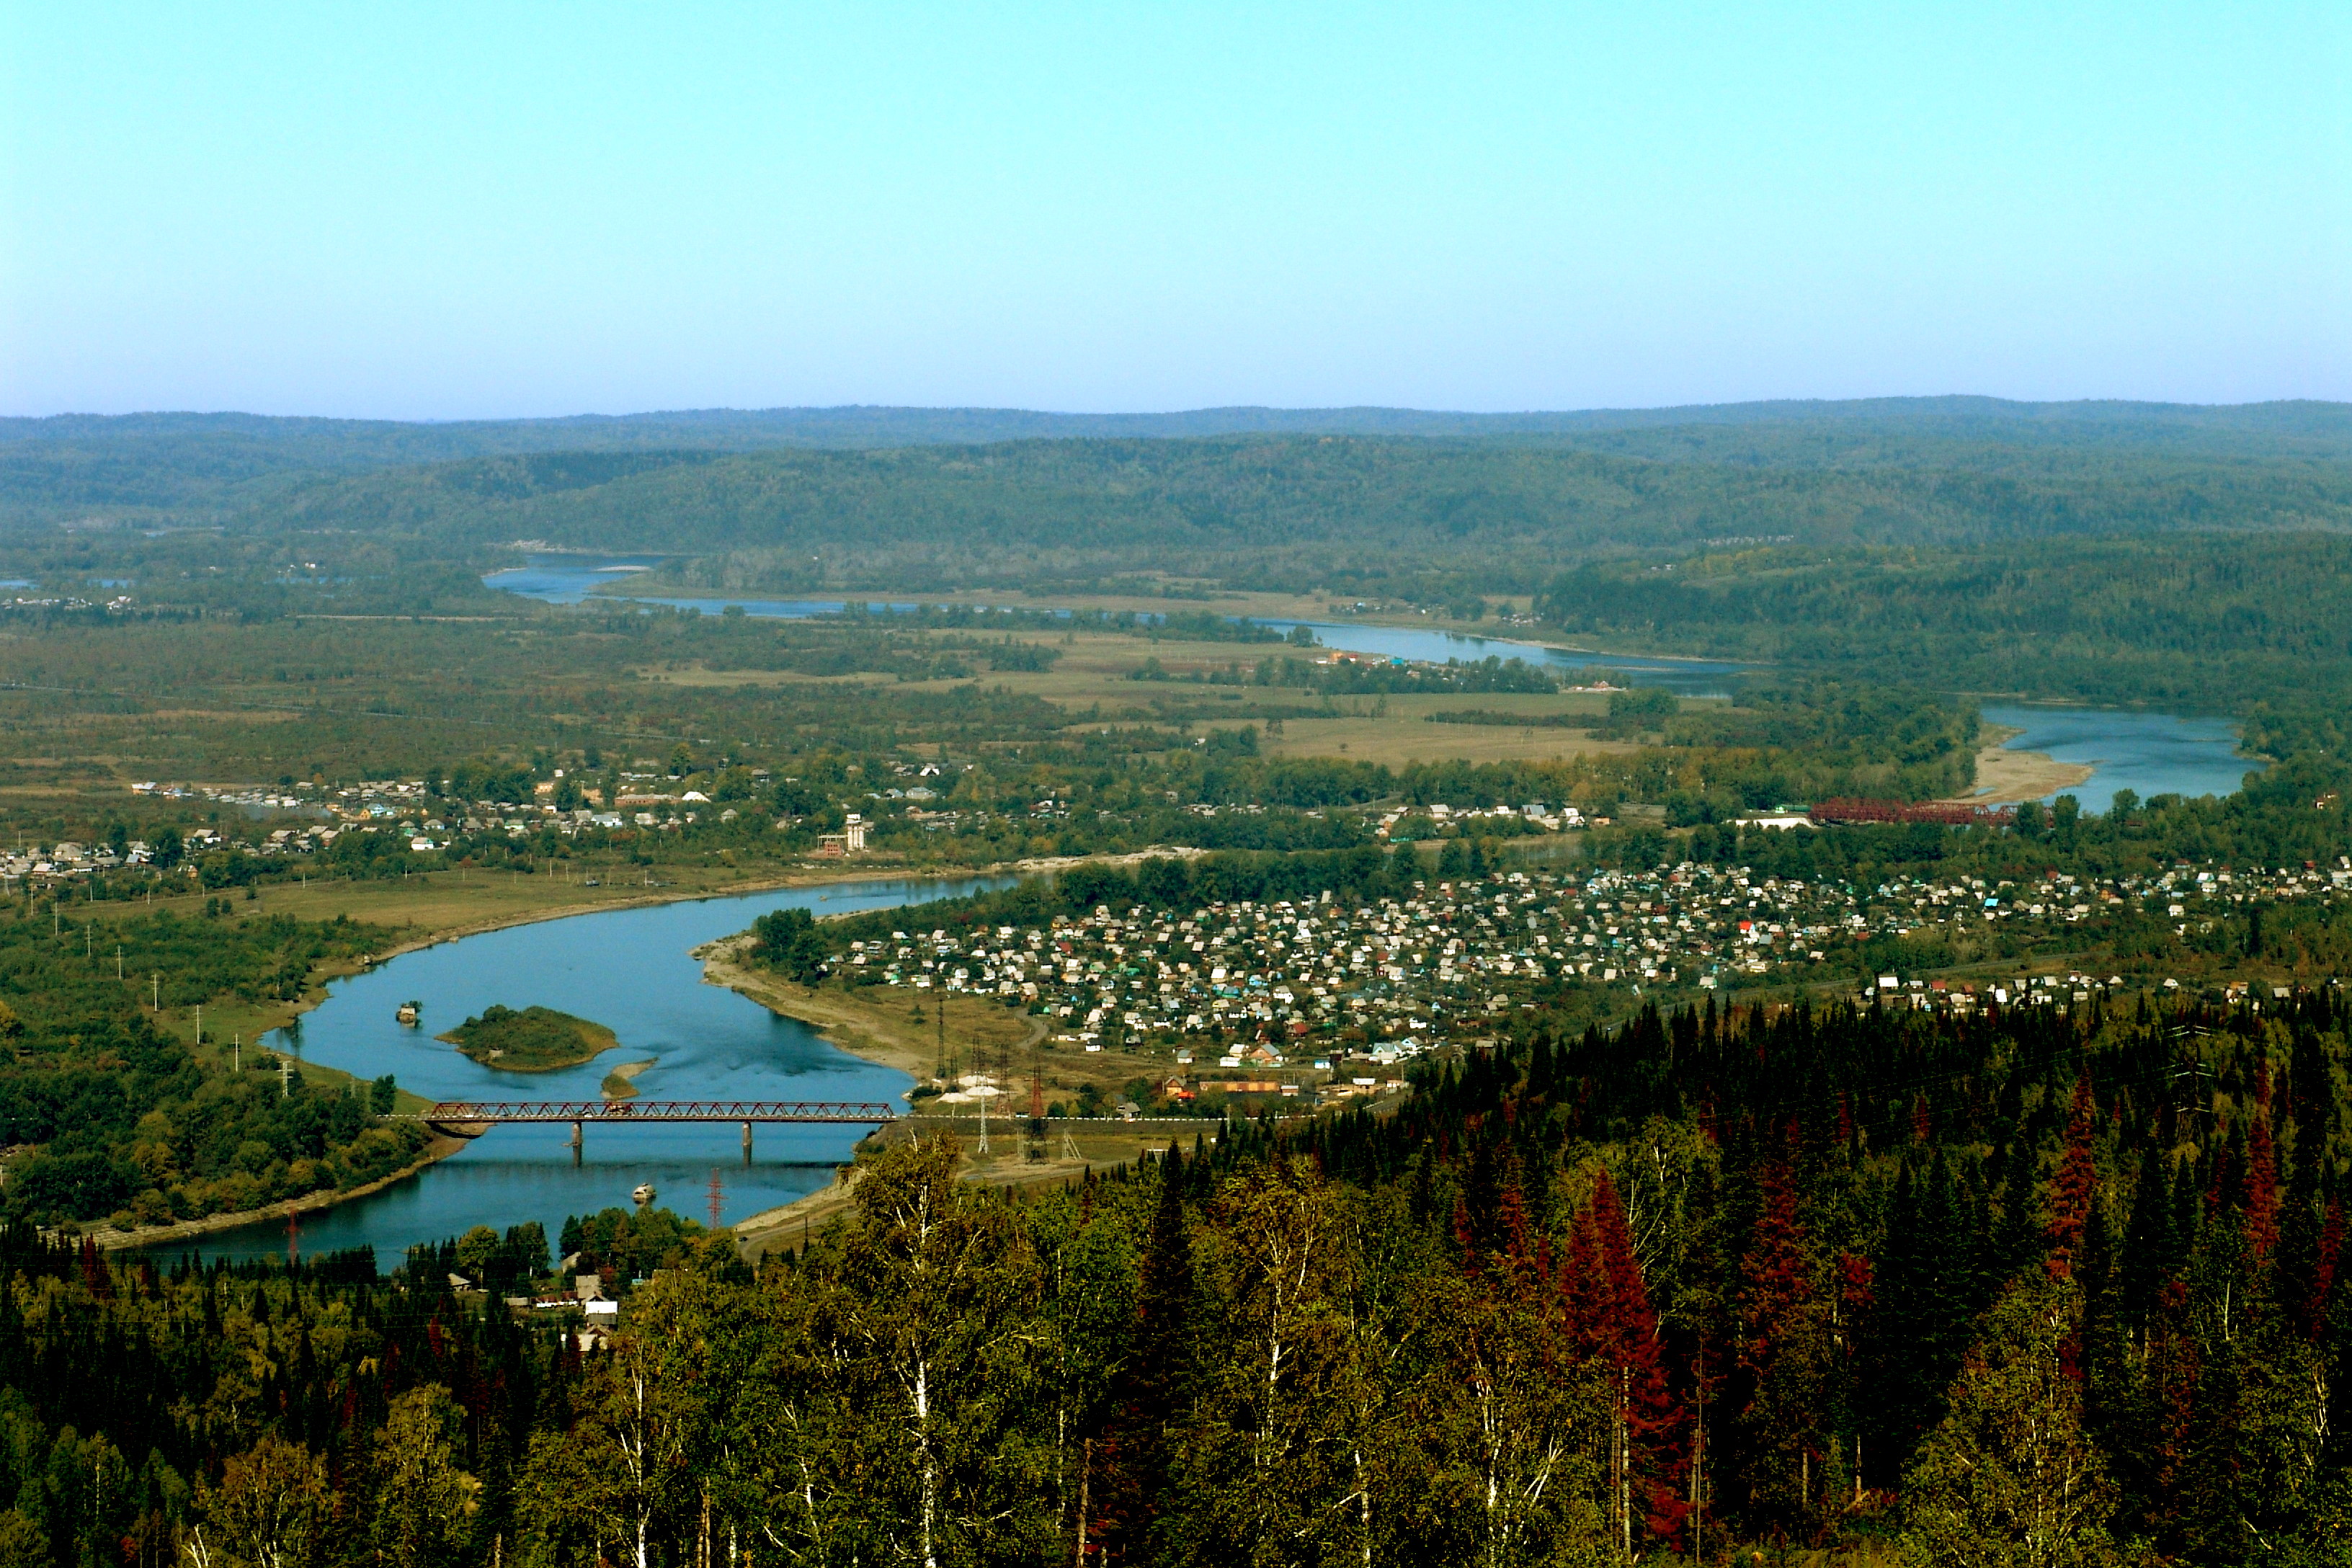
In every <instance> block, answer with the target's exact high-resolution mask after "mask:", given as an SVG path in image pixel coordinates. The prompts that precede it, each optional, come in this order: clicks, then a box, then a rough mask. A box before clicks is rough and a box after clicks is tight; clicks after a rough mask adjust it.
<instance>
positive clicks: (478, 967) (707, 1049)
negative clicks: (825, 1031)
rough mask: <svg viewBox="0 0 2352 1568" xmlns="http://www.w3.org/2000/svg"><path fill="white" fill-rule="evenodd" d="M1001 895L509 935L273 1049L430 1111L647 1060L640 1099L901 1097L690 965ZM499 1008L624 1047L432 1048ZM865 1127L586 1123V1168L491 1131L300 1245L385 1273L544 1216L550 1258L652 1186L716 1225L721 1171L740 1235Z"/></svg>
mask: <svg viewBox="0 0 2352 1568" xmlns="http://www.w3.org/2000/svg"><path fill="white" fill-rule="evenodd" d="M1005 880H1006V879H1001V878H1000V879H989V880H986V881H982V880H976V879H963V880H958V881H932V880H920V881H918V880H890V881H872V882H845V883H837V884H835V885H833V886H830V887H824V888H796V889H776V890H773V891H770V892H764V893H749V894H743V895H740V896H737V897H731V898H719V899H704V900H693V901H689V902H682V903H675V904H661V905H656V906H653V907H650V908H644V909H627V910H604V911H602V912H599V913H594V914H584V915H573V916H571V917H569V918H567V919H563V920H554V921H540V922H539V923H537V924H533V925H521V926H509V927H508V928H506V929H504V930H502V931H485V932H482V933H481V934H479V935H476V936H468V937H460V938H457V939H456V940H454V941H450V942H442V943H439V944H438V945H436V946H433V947H428V948H421V949H419V950H417V951H416V952H407V953H403V954H401V955H400V956H399V957H397V958H394V959H393V960H392V961H391V962H389V963H384V964H383V965H381V966H379V967H378V968H376V969H374V970H372V971H370V972H369V973H365V974H358V975H353V976H352V977H351V978H350V979H348V980H342V981H338V982H337V983H335V984H333V985H332V986H331V987H330V988H329V992H328V995H327V999H326V1000H325V1001H324V1002H322V1003H320V1005H318V1006H317V1007H316V1008H314V1009H312V1010H311V1011H310V1013H308V1014H306V1015H304V1016H303V1017H302V1018H301V1020H300V1021H299V1024H298V1025H297V1026H295V1027H294V1028H292V1029H289V1030H285V1031H281V1032H279V1033H278V1034H275V1035H272V1036H269V1037H268V1038H267V1039H266V1041H265V1042H264V1043H265V1044H267V1045H269V1046H272V1047H282V1048H285V1049H287V1050H289V1051H291V1052H292V1053H293V1054H294V1055H296V1056H297V1057H299V1058H301V1059H302V1060H304V1061H312V1062H320V1063H323V1064H325V1065H327V1066H330V1067H336V1068H342V1069H344V1070H345V1071H348V1072H353V1073H357V1074H359V1075H360V1076H361V1077H362V1078H378V1077H381V1076H382V1075H383V1074H385V1073H391V1074H393V1075H394V1077H396V1078H397V1079H399V1081H400V1086H401V1087H402V1088H403V1089H409V1090H412V1091H414V1092H415V1093H417V1094H421V1095H424V1096H425V1097H426V1098H427V1099H430V1100H594V1099H595V1098H597V1093H598V1086H599V1085H600V1083H601V1082H602V1081H603V1079H604V1075H605V1074H606V1073H608V1072H610V1071H611V1070H612V1069H613V1068H614V1067H616V1066H618V1065H620V1064H621V1063H624V1062H639V1061H645V1060H647V1059H649V1058H650V1059H651V1060H652V1061H653V1063H654V1065H653V1066H652V1067H650V1068H646V1070H645V1071H644V1072H643V1073H642V1074H640V1075H639V1076H638V1078H637V1079H636V1087H637V1092H638V1094H639V1096H640V1097H642V1098H644V1099H647V1100H698V1099H703V1098H706V1097H722V1096H723V1097H725V1098H728V1099H742V1100H896V1099H897V1098H898V1095H899V1094H900V1093H901V1092H902V1091H903V1090H905V1089H907V1088H908V1085H909V1083H910V1082H911V1080H910V1079H908V1077H907V1075H906V1074H904V1073H902V1072H898V1071H895V1070H893V1069H891V1068H884V1067H877V1066H876V1065H875V1064H873V1063H871V1062H867V1061H863V1060H861V1059H859V1058H856V1057H853V1056H850V1055H848V1054H847V1053H846V1052H844V1051H841V1050H837V1049H835V1047H832V1046H830V1045H828V1044H826V1043H825V1042H824V1040H822V1039H820V1038H819V1037H817V1035H816V1033H815V1032H814V1030H812V1029H810V1028H808V1027H807V1026H804V1025H803V1024H800V1023H797V1022H795V1021H794V1020H793V1019H790V1018H780V1017H778V1016H775V1015H774V1014H772V1013H771V1012H769V1011H768V1009H767V1008H765V1007H762V1006H761V1005H759V1004H758V1003H756V1002H753V1001H751V1000H750V999H748V998H746V997H743V996H740V995H738V994H735V993H734V992H732V991H730V990H727V989H726V988H724V987H722V986H718V985H709V984H704V983H703V980H702V965H701V964H700V963H699V962H698V961H697V960H695V959H694V958H692V957H689V956H688V952H689V950H690V949H692V948H695V947H697V946H699V945H700V944H701V943H703V942H709V941H710V940H712V939H713V938H715V937H721V936H726V935H729V934H730V933H732V932H735V931H741V930H743V929H744V928H745V927H747V926H749V925H750V924H751V922H752V921H754V920H756V919H758V918H759V917H760V916H761V915H763V914H766V913H767V912H768V911H769V910H777V909H784V908H789V907H792V906H795V905H797V906H800V907H803V908H806V909H810V910H814V911H816V912H817V913H818V914H820V915H824V914H830V913H834V912H836V911H840V910H870V909H882V908H887V907H890V906H894V905H898V904H904V903H912V902H919V901H921V900H929V899H939V898H950V897H954V896H956V895H959V894H961V893H967V892H971V891H973V890H975V889H980V888H982V887H991V886H1001V885H1003V882H1004V881H1005ZM411 999H414V1000H416V1001H419V1002H422V1003H423V1004H424V1023H423V1026H422V1027H419V1028H408V1027H406V1026H403V1025H402V1024H401V1023H400V1022H399V1021H398V1019H397V1017H396V1016H395V1015H396V1013H397V1012H398V1010H399V1007H400V1005H401V1004H402V1003H404V1002H406V1001H409V1000H411ZM493 1002H501V1003H504V1004H505V1005H508V1006H509V1007H527V1006H530V1005H532V1004H533V1003H540V1004H543V1005H548V1006H551V1007H558V1008H561V1009H562V1010H563V1011H565V1012H567V1013H572V1014H575V1015H577V1016H581V1017H583V1018H593V1019H594V1020H595V1021H596V1022H598V1023H600V1024H604V1025H605V1026H608V1027H610V1028H611V1029H612V1031H613V1032H614V1034H615V1035H616V1036H618V1037H619V1038H620V1042H621V1044H620V1048H619V1049H617V1050H613V1051H607V1052H605V1053H604V1055H603V1056H601V1057H599V1058H596V1059H595V1060H594V1061H593V1062H591V1063H588V1064H587V1065H585V1066H582V1067H577V1068H569V1069H566V1070H563V1071H560V1072H549V1073H510V1072H499V1071H496V1070H494V1069H492V1068H486V1067H481V1066H478V1065H477V1064H476V1063H474V1062H473V1061H471V1060H468V1059H467V1058H465V1057H462V1056H460V1055H458V1054H457V1048H456V1047H452V1046H447V1045H444V1044H442V1043H441V1042H440V1041H439V1040H437V1039H436V1038H434V1037H435V1036H436V1034H439V1033H441V1032H442V1031H444V1030H446V1029H448V1028H449V1027H450V1026H453V1025H456V1024H459V1023H462V1022H464V1021H465V1019H466V1018H467V1017H468V1016H472V1015H474V1014H477V1013H479V1012H480V1011H481V1010H482V1009H483V1008H485V1007H487V1006H488V1005H490V1004H492V1003H493ZM865 1131H866V1129H864V1128H859V1127H853V1126H838V1125H827V1124H810V1125H805V1126H802V1125H779V1124H770V1125H764V1126H761V1127H759V1128H758V1129H756V1130H755V1132H754V1151H753V1157H752V1159H751V1163H749V1164H746V1163H744V1160H743V1152H742V1131H741V1129H740V1126H739V1125H738V1124H737V1123H734V1122H731V1121H730V1122H726V1123H723V1124H699V1123H686V1124H675V1125H668V1126H647V1127H593V1126H592V1127H590V1128H589V1129H588V1130H587V1133H586V1139H585V1149H584V1151H583V1158H582V1160H581V1161H580V1163H577V1164H574V1163H573V1162H572V1149H571V1144H570V1142H569V1141H570V1138H571V1128H570V1127H569V1125H549V1126H539V1125H520V1126H506V1127H495V1128H492V1129H491V1130H490V1131H488V1132H487V1133H485V1134H484V1135H483V1136H482V1137H480V1138H478V1139H476V1140H474V1141H473V1142H471V1143H470V1144H468V1145H467V1147H466V1148H465V1149H464V1150H462V1151H460V1152H457V1153H456V1154H453V1155H451V1156H450V1157H449V1158H448V1159H446V1160H443V1161H440V1162H439V1163H436V1164H433V1165H430V1166H428V1167H426V1168H425V1170H424V1171H423V1172H422V1173H419V1174H418V1175H416V1176H415V1177H414V1178H412V1179H411V1180H408V1181H405V1182H402V1183H398V1184H395V1185H394V1186H392V1187H390V1188H388V1189H386V1190H385V1191H383V1192H381V1193H376V1194H372V1195H370V1196H368V1197H364V1198H358V1199H354V1200H353V1201H352V1202H350V1203H346V1204H341V1205H337V1206H335V1207H333V1208H331V1209H327V1210H325V1211H323V1212H321V1213H320V1214H317V1215H311V1216H309V1217H307V1218H305V1219H304V1220H303V1221H302V1223H301V1228H300V1233H299V1246H300V1247H301V1250H302V1251H304V1252H306V1253H309V1252H317V1251H321V1250H325V1249H327V1248H333V1247H374V1248H375V1250H376V1258H377V1262H378V1264H379V1265H380V1266H381V1267H383V1268H392V1267H394V1266H395V1265H397V1264H398V1263H399V1262H400V1261H401V1259H402V1257H403V1256H404V1251H405V1249H406V1248H407V1247H409V1246H411V1245H412V1244H414V1243H416V1242H421V1241H438V1240H441V1239H443V1238H444V1237H452V1236H456V1235H457V1234H459V1233H460V1232H462V1231H464V1230H466V1229H467V1228H468V1227H469V1226H477V1225H490V1226H499V1227H504V1226H510V1225H516V1224H520V1222H522V1221H525V1220H533V1219H535V1220H538V1221H539V1222H540V1223H541V1224H542V1225H544V1226H546V1227H547V1237H548V1240H549V1242H550V1243H552V1242H553V1241H554V1240H555V1238H556V1236H557V1233H558V1231H559V1230H560V1228H561V1227H562V1223H563V1219H564V1216H565V1215H577V1214H590V1213H593V1212H594V1211H596V1210H598V1209H603V1208H609V1207H613V1206H615V1205H617V1206H619V1207H622V1208H626V1207H627V1206H629V1194H630V1192H631V1190H632V1189H633V1188H635V1186H636V1185H637V1184H638V1183H640V1182H651V1183H653V1184H655V1186H656V1189H657V1190H658V1192H659V1194H660V1202H661V1203H662V1204H664V1205H666V1206H668V1207H671V1208H675V1209H677V1211H678V1212H679V1213H681V1214H685V1215H691V1216H693V1217H695V1218H697V1219H701V1218H705V1217H707V1216H708V1215H709V1184H710V1177H711V1175H712V1173H714V1172H716V1173H718V1176H719V1184H720V1185H719V1191H720V1217H721V1219H722V1220H723V1221H725V1222H726V1223H727V1224H730V1225H731V1224H734V1223H736V1222H737V1221H739V1220H741V1219H744V1218H746V1217H748V1216H750V1215H754V1214H757V1213H759V1212H760V1211H761V1210H762V1209H768V1208H773V1207H775V1206H776V1205H779V1204H785V1203H790V1202H791V1201H792V1200H793V1199H794V1198H796V1197H799V1196H801V1195H802V1194H805V1193H808V1192H811V1191H814V1189H816V1188H817V1187H820V1186H822V1185H824V1184H825V1183H826V1182H829V1181H830V1180H832V1178H833V1168H834V1167H835V1165H837V1164H839V1163H842V1162H843V1161H845V1160H846V1159H847V1158H848V1157H849V1151H850V1148H851V1147H852V1145H854V1144H855V1143H856V1141H857V1140H858V1138H860V1137H861V1136H863V1135H864V1133H865ZM288 1243H289V1236H288V1231H287V1226H286V1225H285V1223H284V1222H283V1221H272V1222H268V1223H267V1224H261V1225H254V1226H244V1227H242V1228H240V1229H236V1230H229V1231H223V1232H220V1233H218V1234H217V1235H214V1236H209V1237H203V1238H201V1239H200V1240H199V1241H198V1242H196V1243H194V1250H197V1251H200V1252H202V1253H204V1254H205V1255H207V1256H210V1257H220V1258H257V1257H268V1256H283V1255H284V1253H285V1251H286V1249H287V1246H288ZM159 1250H160V1251H163V1252H167V1253H173V1254H175V1253H177V1252H179V1251H181V1250H184V1247H181V1246H173V1247H165V1248H160V1249H159Z"/></svg>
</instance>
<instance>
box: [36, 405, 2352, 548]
mask: <svg viewBox="0 0 2352 1568" xmlns="http://www.w3.org/2000/svg"><path fill="white" fill-rule="evenodd" d="M1234 436H1257V437H1321V436H1349V437H1365V438H1370V439H1374V440H1378V441H1382V442H1390V441H1439V442H1444V443H1449V444H1459V443H1471V444H1496V443H1499V444H1505V445H1518V446H1536V447H1574V448H1582V449H1587V450H1592V451H1599V452H1606V453H1611V454H1614V455H1618V456H1623V457H1634V458H1646V459H1651V460H1656V461H1667V462H1677V463H1685V462H1697V463H1706V464H1714V465H1723V466H1729V467H1767V468H1915V469H1936V470H1942V469H1951V470H1956V471H1960V472H1970V473H2013V472H2015V473H2038V472H2041V471H2042V470H2043V469H2044V468H2048V467H2049V466H2050V465H2052V464H2056V465H2057V466H2058V468H2060V469H2062V470H2066V471H2076V472H2081V473H2096V472H2099V471H2102V470H2103V468H2105V466H2107V465H2111V464H2113V463H2115V462H2117V461H2121V462H2124V463H2125V464H2126V467H2128V466H2129V465H2131V464H2133V463H2137V461H2139V460H2140V459H2142V458H2151V457H2165V458H2174V459H2189V460H2192V461H2194V462H2197V463H2213V462H2221V463H2229V464H2238V463H2245V462H2256V463H2271V462H2278V461H2283V460H2303V461H2315V462H2319V463H2323V464H2337V463H2344V462H2347V461H2352V405H2341V404H2327V403H2275V404H2259V405H2244V406H2237V407H2204V406H2195V405H2179V404H2145V403H2063V404H2032V403H2009V402H2003V401H2001V400H2000V399H1995V398H1979V397H1937V398H1878V399H1864V400H1855V401H1849V402H1837V403H1827V402H1780V403H1752V404H1732V405H1704V406H1692V407H1684V408H1660V409H1595V410H1585V411H1580V412H1567V413H1545V412H1536V413H1524V414H1462V413H1447V412H1436V411H1425V410H1418V409H1393V408H1328V409H1276V408H1213V409H1197V410H1192V411H1187V412H1181V413H1171V414H1051V413H1038V412H1033V411H1028V410H1021V409H983V408H947V409H931V408H888V407H844V408H782V409H763V410H735V409H700V410H687V411H680V412H671V413H655V414H636V415H626V416H578V417H572V418H560V419H515V420H480V421H456V422H449V423H433V424H426V423H404V422H398V421H389V420H348V419H311V418H276V417H268V416H257V415H244V414H141V415H128V416H82V415H72V416H58V417H55V418H47V419H22V418H18V419H0V521H20V522H23V521H31V522H47V521H63V522H71V521H89V520H90V519H91V518H93V517H95V518H97V519H100V520H105V521H163V522H178V523H187V522H199V521H203V522H215V521H225V520H226V519H228V518H230V517H233V516H236V515H239V514H243V513H247V512H252V511H255V510H261V511H263V512H264V513H266V512H267V511H268V508H269V506H270V503H272V502H273V501H275V500H277V499H278V497H279V496H281V495H282V494H283V493H284V491H285V490H286V489H287V488H288V487H289V484H292V483H294V482H296V481H298V480H299V479H304V478H315V477H319V476H325V475H333V474H351V473H354V472H367V471H373V470H380V469H385V468H415V467H418V466H422V465H431V464H436V463H447V462H457V461H461V460H465V459H469V458H498V457H517V456H527V455H532V454H545V453H556V452H563V453H577V452H595V453H636V454H646V453H678V452H698V453H719V452H748V451H760V450H773V449H777V448H803V449H805V448H812V447H814V448H835V449H869V448H882V447H927V446H943V445H944V446H984V445H990V444H994V443H1003V442H1008V441H1033V440H1115V441H1143V440H1154V441H1157V440H1180V439H1181V440H1198V439H1204V438H1213V437H1234Z"/></svg>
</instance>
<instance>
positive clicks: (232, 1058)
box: [228, 1035, 245, 1072]
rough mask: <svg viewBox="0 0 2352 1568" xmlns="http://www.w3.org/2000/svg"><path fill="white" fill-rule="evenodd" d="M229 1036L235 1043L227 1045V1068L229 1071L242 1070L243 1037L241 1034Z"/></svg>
mask: <svg viewBox="0 0 2352 1568" xmlns="http://www.w3.org/2000/svg"><path fill="white" fill-rule="evenodd" d="M231 1038H232V1039H233V1040H234V1042H235V1043H234V1044H232V1045H231V1046H230V1047H229V1058H228V1059H229V1069H228V1070H229V1071H231V1072H243V1071H244V1070H245V1037H244V1036H243V1035H236V1036H233V1037H231Z"/></svg>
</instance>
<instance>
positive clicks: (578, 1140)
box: [572, 1121, 588, 1165]
mask: <svg viewBox="0 0 2352 1568" xmlns="http://www.w3.org/2000/svg"><path fill="white" fill-rule="evenodd" d="M587 1141H588V1140H587V1133H586V1131H584V1129H583V1124H582V1123H580V1122H577V1121H575V1122H573V1123H572V1163H573V1164H575V1165H576V1164H578V1163H580V1154H581V1151H582V1150H583V1148H585V1147H586V1145H587Z"/></svg>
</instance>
